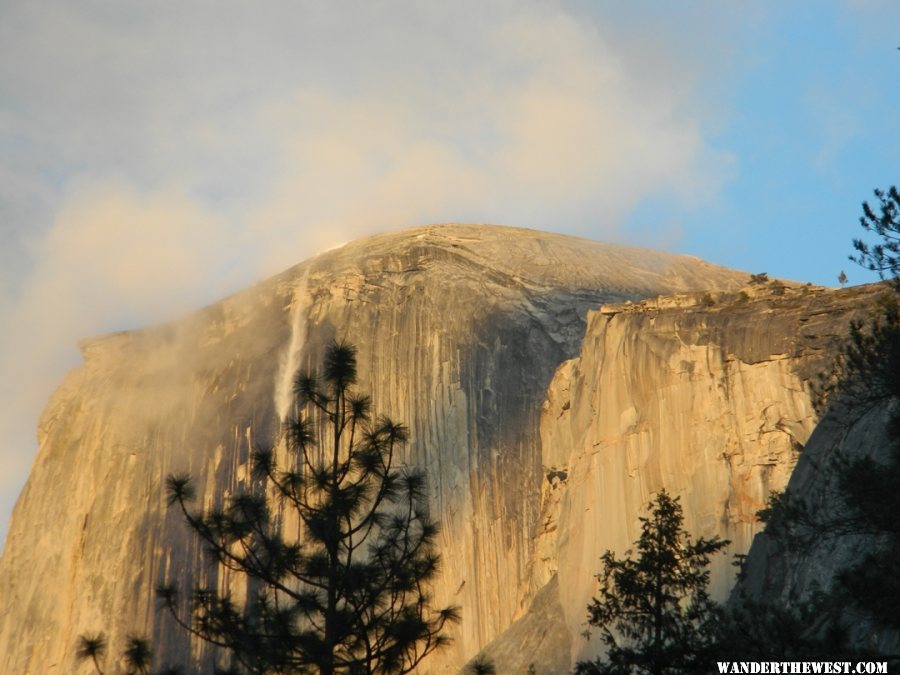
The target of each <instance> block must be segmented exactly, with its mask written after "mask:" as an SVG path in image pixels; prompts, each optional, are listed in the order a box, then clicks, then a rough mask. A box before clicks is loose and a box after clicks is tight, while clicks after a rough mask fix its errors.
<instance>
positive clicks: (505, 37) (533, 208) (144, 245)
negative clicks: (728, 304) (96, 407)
mask: <svg viewBox="0 0 900 675" xmlns="http://www.w3.org/2000/svg"><path fill="white" fill-rule="evenodd" d="M898 46H900V4H898V3H896V2H893V1H890V0H868V1H866V0H856V1H851V0H846V1H843V2H838V1H837V0H835V1H829V0H814V1H813V0H808V1H805V2H802V1H799V0H797V1H794V2H784V1H780V2H762V1H760V2H724V1H718V0H717V1H712V0H710V1H708V2H692V1H689V0H685V1H684V2H679V3H672V2H663V1H662V0H659V1H658V2H649V1H641V0H632V1H631V2H628V3H623V2H592V1H589V0H572V1H570V2H545V1H543V0H517V1H516V2H513V1H511V0H496V1H491V2H485V1H482V0H477V1H476V0H458V1H455V2H452V3H450V2H446V3H441V2H432V3H416V2H411V1H410V2H400V1H395V2H378V1H373V2H355V3H354V2H351V3H320V2H311V1H310V2H302V1H300V2H287V1H282V0H269V1H267V2H260V3H245V2H238V1H236V0H219V1H217V2H213V1H212V0H193V1H186V2H180V3H169V4H164V3H126V2H121V3H109V2H101V1H100V0H85V1H84V2H79V3H71V2H62V1H59V2H26V1H25V0H9V1H7V2H4V3H3V4H2V5H0V237H2V241H3V246H2V247H0V324H2V325H3V326H4V327H5V330H4V331H3V332H2V334H0V381H2V382H3V383H4V387H3V391H2V392H0V438H3V439H4V445H3V447H2V448H0V537H2V536H3V533H4V532H5V522H6V520H7V518H8V514H9V512H10V510H11V507H12V503H13V501H14V499H15V496H16V495H17V494H18V492H19V490H20V489H21V486H22V484H23V483H24V480H25V478H26V476H27V472H28V469H29V467H30V464H31V461H32V458H33V456H34V452H35V441H34V437H35V433H34V429H35V426H36V423H37V417H38V415H39V412H40V410H41V408H42V407H43V404H44V403H45V402H46V400H47V398H48V397H49V395H50V393H51V392H52V391H53V389H54V388H55V386H56V385H57V384H58V383H59V381H60V379H61V377H62V375H63V374H64V373H65V371H66V369H68V368H70V367H72V366H74V365H77V364H78V362H79V356H78V353H77V350H76V349H75V347H74V345H75V342H76V341H77V340H78V339H80V338H82V337H85V336H88V335H92V334H96V333H99V332H104V331H109V330H116V329H122V328H130V327H136V326H140V325H144V324H146V323H150V322H155V321H160V320H164V319H167V318H170V317H173V316H177V315H179V314H181V313H184V312H187V311H190V310H191V309H193V308H197V307H199V306H202V305H204V304H206V303H209V302H212V301H214V300H216V299H217V298H220V297H222V296H224V295H226V294H228V293H231V292H233V291H235V290H237V289H239V288H242V287H244V286H246V285H249V284H251V283H253V282H254V281H257V280H259V279H261V278H264V277H265V276H268V275H270V274H273V273H275V272H277V271H279V270H280V269H283V268H285V267H287V266H289V265H291V264H293V263H295V262H298V261H300V260H302V259H304V258H306V257H308V256H309V255H311V254H313V253H315V252H316V251H318V250H321V249H323V248H327V247H330V246H334V245H337V244H339V243H342V242H344V241H347V240H349V239H353V238H355V237H359V236H364V235H366V234H371V233H375V232H379V231H385V230H392V229H397V228H400V227H405V226H411V225H416V224H422V223H434V222H450V221H466V222H489V223H499V224H508V225H519V226H525V227H534V228H539V229H546V230H551V231H556V232H563V233H568V234H573V235H578V236H584V237H589V238H593V239H598V240H608V241H618V242H626V243H635V244H641V245H644V246H650V247H657V248H664V249H667V250H671V251H677V252H683V253H690V254H692V255H696V256H699V257H702V258H705V259H706V260H709V261H711V262H715V263H719V264H722V265H727V266H731V267H736V268H740V269H745V270H749V271H752V272H760V271H766V272H768V273H769V274H770V275H772V276H781V277H787V278H792V279H797V280H801V281H811V282H813V283H818V284H825V285H835V283H836V277H837V274H838V273H839V272H840V271H841V270H842V269H843V270H846V272H847V274H848V275H849V277H850V281H851V283H862V282H864V281H868V280H870V279H871V277H870V276H868V275H866V274H864V273H863V272H862V271H861V270H859V269H858V268H856V267H855V266H853V265H852V263H850V262H848V261H847V255H848V253H849V252H850V250H851V247H850V240H851V239H852V238H853V237H855V236H858V234H859V226H858V224H857V221H858V218H859V215H860V203H861V202H862V200H864V199H870V198H871V194H872V189H873V188H875V187H887V186H889V185H891V184H892V183H896V182H900V172H898V164H900V162H898V157H900V115H898V114H897V111H898V110H900V87H898V86H897V85H898V74H900V51H897V47H898Z"/></svg>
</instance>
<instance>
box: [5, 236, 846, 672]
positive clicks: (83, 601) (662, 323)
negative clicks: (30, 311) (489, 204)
mask: <svg viewBox="0 0 900 675" xmlns="http://www.w3.org/2000/svg"><path fill="white" fill-rule="evenodd" d="M747 278H748V275H747V274H746V273H744V272H738V271H734V270H728V269H724V268H721V267H716V266H714V265H710V264H708V263H705V262H703V261H701V260H699V259H696V258H692V257H688V256H677V255H671V254H666V253H661V252H658V251H653V250H650V249H641V248H634V247H625V246H614V245H607V244H600V243H596V242H591V241H586V240H581V239H575V238H571V237H564V236H560V235H552V234H547V233H541V232H536V231H531V230H520V229H514V228H498V227H487V226H463V225H448V226H434V227H425V228H417V229H413V230H406V231H403V232H399V233H394V234H387V235H380V236H376V237H372V238H368V239H363V240H359V241H355V242H351V243H349V244H347V245H345V246H343V247H341V248H340V249H336V250H333V251H329V252H327V253H324V254H321V255H319V256H316V257H314V258H312V259H310V260H307V261H306V262H303V263H301V264H299V265H297V266H295V267H293V268H291V269H289V270H287V271H285V272H284V273H282V274H280V275H278V276H276V277H274V278H272V279H269V280H267V281H264V282H262V283H260V284H257V285H256V286H254V287H252V288H250V289H248V290H246V291H244V292H242V293H239V294H237V295H235V296H233V297H230V298H228V299H226V300H223V301H221V302H219V303H217V304H214V305H212V306H210V307H207V308H205V309H203V310H201V311H199V312H197V313H195V314H193V315H191V316H189V317H187V318H185V319H182V320H179V321H177V322H173V323H169V324H164V325H159V326H152V327H149V328H145V329H142V330H138V331H132V332H127V333H119V334H113V335H106V336H101V337H97V338H92V339H89V340H86V341H84V342H83V343H82V352H83V355H84V364H83V365H82V366H81V367H80V368H78V369H76V370H74V371H72V372H71V373H70V374H69V375H68V377H67V378H66V380H65V381H64V382H63V384H62V385H61V386H60V388H59V389H58V390H57V392H56V393H55V394H54V396H53V397H52V399H51V400H50V402H49V403H48V405H47V407H46V409H45V412H44V414H43V416H42V418H41V421H40V428H39V442H40V450H39V455H38V458H37V460H36V462H35V464H34V468H33V470H32V474H31V477H30V478H29V481H28V484H27V485H26V487H25V489H24V491H23V493H22V495H21V497H20V498H19V501H18V503H17V505H16V509H15V511H14V515H13V519H12V522H11V526H10V532H9V537H8V540H7V543H6V549H5V552H4V555H3V558H2V560H0V598H3V608H2V614H0V670H2V671H3V672H9V673H27V672H31V673H45V672H75V668H76V666H75V662H74V651H75V643H76V640H77V637H78V635H79V634H80V633H83V632H85V631H88V630H98V629H101V628H102V629H104V630H106V631H107V632H108V634H109V639H110V643H111V644H118V643H120V642H121V641H122V640H123V636H124V635H125V634H126V633H130V632H134V631H137V632H143V633H146V634H148V635H149V636H151V638H152V640H153V643H154V645H155V647H156V648H157V650H158V651H161V652H164V653H165V654H167V655H170V656H171V657H173V658H178V659H181V660H183V661H187V660H188V659H191V658H193V659H197V660H198V661H199V662H200V663H207V662H208V661H207V657H208V651H207V650H206V648H205V647H204V646H202V645H191V644H190V643H189V642H188V640H187V636H186V635H185V634H184V632H182V631H181V630H180V629H178V628H177V627H175V626H172V625H171V622H169V621H167V620H166V618H165V617H163V616H161V615H158V614H157V613H156V610H155V605H156V603H155V601H154V597H153V596H154V594H153V589H154V588H155V586H156V585H157V584H158V583H159V582H160V581H163V580H167V579H172V578H173V577H174V578H179V579H181V580H184V579H186V578H188V577H190V578H193V579H194V580H195V581H196V580H200V579H205V580H207V581H210V582H216V581H218V582H220V583H228V580H227V578H224V577H220V575H222V574H223V573H222V572H221V571H218V570H215V569H211V568H209V567H206V566H203V565H201V562H200V561H201V557H202V556H201V551H200V545H199V543H198V542H197V541H196V539H195V538H194V537H193V535H192V533H191V532H190V531H189V529H188V528H186V527H185V526H184V523H183V522H182V520H181V518H180V517H179V514H177V513H170V512H168V511H167V510H166V506H165V494H164V492H165V490H164V480H165V477H166V475H167V474H169V473H172V472H181V471H188V472H190V473H191V474H192V475H193V476H194V477H195V480H196V485H197V487H198V503H199V504H202V505H210V504H213V503H217V502H219V501H221V500H222V499H225V498H227V497H228V496H229V495H231V494H234V493H235V492H236V491H237V490H239V489H240V487H241V486H242V485H245V484H246V483H247V481H248V480H249V476H248V466H249V456H250V451H251V449H252V447H253V443H254V441H256V440H265V439H269V438H271V437H272V436H273V434H274V433H275V431H276V429H277V427H278V424H279V420H280V418H281V417H283V413H284V408H285V399H286V396H287V394H288V392H289V383H290V378H291V376H292V374H293V371H294V370H295V369H296V368H297V367H315V365H316V364H317V363H318V362H319V360H320V357H321V355H322V353H323V350H324V347H325V345H327V344H328V342H329V341H330V340H331V339H332V338H336V337H337V338H342V339H345V340H347V341H349V342H352V343H353V344H355V345H356V346H357V347H358V349H359V374H360V387H359V388H360V390H361V391H363V392H367V393H370V394H371V396H372V404H373V409H374V410H375V411H377V412H379V413H384V414H387V415H389V416H391V417H392V418H394V419H396V420H399V421H403V422H404V423H405V424H407V425H408V426H409V429H410V443H409V446H408V448H407V456H406V458H405V459H406V460H407V461H408V462H409V463H411V464H415V465H417V466H420V467H422V468H424V469H425V470H426V472H427V476H428V480H429V489H430V500H431V506H432V508H433V510H434V511H433V512H434V514H435V516H436V517H437V519H438V520H439V523H440V526H441V534H440V540H439V548H440V552H441V554H442V557H443V564H442V572H441V574H440V578H439V581H438V583H437V586H436V588H435V601H436V603H437V604H438V605H442V604H446V603H452V604H456V605H459V606H460V607H461V610H462V622H461V623H460V624H459V625H458V627H456V628H455V629H454V631H453V633H452V636H451V637H452V638H453V640H454V642H453V644H452V645H451V647H449V648H448V649H446V650H445V651H443V652H441V653H439V654H437V655H435V656H433V657H431V658H430V659H429V660H428V661H427V662H426V664H425V666H424V671H426V672H456V671H458V670H459V669H460V668H461V667H462V666H463V665H464V664H465V663H466V662H467V661H468V660H469V659H470V658H472V657H473V656H474V655H475V654H477V653H478V652H480V651H482V650H485V649H486V653H488V654H489V655H491V656H492V658H494V659H495V660H496V661H497V663H498V667H499V668H500V670H499V672H517V671H518V670H520V669H521V670H524V668H526V667H527V666H528V664H531V663H534V664H535V665H536V667H537V668H538V672H565V671H566V669H567V668H568V667H569V666H570V665H571V663H572V662H573V661H574V660H575V659H577V658H580V657H583V656H585V655H589V654H591V653H592V649H594V648H595V645H592V644H590V643H586V642H585V641H584V640H583V639H582V638H581V637H580V634H581V632H582V631H583V628H584V627H583V622H584V618H585V617H584V615H585V611H584V607H585V605H586V603H587V601H588V599H589V598H590V595H591V593H592V591H593V585H592V584H593V577H592V575H593V574H594V573H595V572H596V571H597V567H598V565H599V556H600V555H601V554H602V553H603V551H604V550H606V549H612V550H615V551H618V552H622V551H623V550H624V549H625V548H627V547H628V545H629V544H630V543H631V541H633V539H634V538H635V535H636V532H637V528H638V521H637V516H638V515H639V514H640V513H641V512H642V508H643V506H644V504H645V503H646V501H647V499H648V498H649V496H650V495H651V494H652V493H653V492H655V491H657V490H659V489H660V488H662V487H666V488H667V489H668V490H669V491H670V492H672V493H674V494H678V495H681V496H682V499H683V503H684V505H685V513H686V517H687V523H686V524H687V527H688V529H690V530H691V531H693V532H695V533H696V534H698V535H700V536H712V535H716V534H718V535H720V536H723V537H727V538H729V539H731V540H732V542H733V543H732V545H731V549H730V550H731V551H732V552H735V553H743V552H746V550H747V549H748V548H749V546H750V542H751V540H752V537H753V536H754V535H755V534H756V532H757V531H758V530H759V524H758V522H757V521H756V520H755V517H754V514H755V513H756V510H758V509H759V508H760V507H761V506H762V505H763V504H764V503H765V500H766V498H767V497H768V495H769V493H770V491H771V490H773V489H781V488H783V487H784V485H785V484H786V483H787V481H788V478H789V476H790V473H791V471H792V469H793V467H794V464H795V463H796V461H797V457H798V453H799V450H800V449H801V448H802V447H803V446H804V445H805V444H806V442H807V439H808V438H809V436H810V433H811V432H812V430H813V428H814V427H815V424H816V421H817V419H816V415H815V412H814V411H813V407H812V405H811V398H810V393H809V386H808V380H809V378H810V376H811V375H812V374H813V373H815V372H817V371H818V370H819V369H821V368H822V367H823V365H824V364H825V363H826V362H827V360H828V359H829V358H830V355H831V354H832V353H833V350H834V345H835V342H836V340H837V339H838V337H839V336H840V335H841V334H842V333H843V331H844V326H845V325H846V323H847V320H848V318H849V317H850V316H851V315H853V313H854V312H856V311H858V306H859V303H858V300H854V299H853V298H852V297H851V296H849V295H848V294H846V293H844V294H842V293H840V292H829V291H825V290H823V289H813V288H809V287H801V286H796V287H793V286H792V287H788V288H785V287H784V286H781V285H780V284H777V285H773V286H771V287H768V286H761V287H758V288H755V289H749V293H748V292H746V291H745V293H744V295H741V294H740V293H739V291H740V289H741V287H742V286H743V285H744V284H745V282H746V281H747ZM658 296H667V297H663V298H660V297H658ZM717 564H718V563H717ZM731 583H732V571H731V569H730V568H729V567H728V563H727V561H724V562H721V565H720V566H719V567H717V568H716V569H715V570H714V587H715V591H716V593H717V594H718V596H719V597H724V595H725V594H726V593H727V591H728V589H729V588H730V585H731Z"/></svg>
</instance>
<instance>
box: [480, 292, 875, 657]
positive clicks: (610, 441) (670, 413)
mask: <svg viewBox="0 0 900 675" xmlns="http://www.w3.org/2000/svg"><path fill="white" fill-rule="evenodd" d="M878 291H879V289H878V288H877V287H872V288H858V289H851V290H848V291H826V290H825V289H821V288H811V287H806V286H800V287H792V288H785V287H783V286H782V285H780V284H778V283H777V282H776V283H770V284H764V285H755V286H750V287H748V288H746V289H744V291H742V292H741V293H739V294H715V293H713V294H687V295H677V296H673V297H668V298H660V299H655V300H650V301H646V302H641V303H636V304H626V305H615V306H605V307H602V308H601V309H600V310H599V311H592V312H589V314H588V325H587V329H586V334H585V339H584V342H583V344H582V346H581V350H580V353H579V355H578V357H577V358H575V359H573V360H571V361H568V362H566V363H564V364H563V365H562V366H561V367H560V368H559V369H558V371H557V373H556V375H555V377H554V378H553V381H552V382H551V384H550V387H549V389H548V393H547V399H546V401H545V402H544V405H543V409H542V416H541V439H542V462H543V471H544V482H543V488H542V510H541V515H540V517H539V519H538V529H537V531H536V541H535V544H534V548H533V551H534V553H533V557H532V560H531V561H530V567H529V575H528V577H527V578H526V580H525V582H524V588H523V589H522V593H521V598H522V599H523V600H524V602H523V604H522V605H521V606H520V608H521V610H522V612H523V613H524V616H522V618H521V619H520V622H521V623H522V624H523V625H528V624H529V623H534V622H536V621H538V620H539V617H542V616H547V615H548V608H554V611H556V612H561V613H562V617H563V620H564V621H565V623H566V626H567V630H566V631H564V632H562V633H554V636H557V637H558V640H557V641H556V642H555V643H552V644H551V639H550V638H552V637H553V636H550V637H548V636H546V635H542V636H539V639H535V640H534V642H532V643H529V638H528V636H524V638H523V634H522V631H520V630H519V631H516V630H513V629H511V630H510V631H508V632H507V633H505V634H504V635H503V636H501V637H500V638H498V639H497V640H495V641H494V642H493V643H492V644H490V645H489V646H488V647H487V648H486V649H485V650H484V653H483V654H484V656H485V657H487V658H489V659H491V660H493V661H494V662H495V663H496V664H497V666H498V672H509V673H514V672H522V673H524V672H527V668H528V666H529V664H531V663H532V662H533V661H534V660H535V655H537V654H544V653H546V652H548V651H550V652H554V653H557V654H559V653H568V654H569V655H570V660H569V661H568V662H567V663H566V665H570V664H572V663H574V662H575V661H577V660H579V659H583V658H588V657H592V656H593V655H595V654H596V650H597V649H598V647H599V644H598V641H597V640H595V641H594V642H590V641H586V640H585V639H584V638H583V637H582V636H581V634H582V632H583V631H584V630H585V628H586V626H585V621H586V616H587V612H586V606H587V604H588V603H589V601H590V599H591V597H592V595H593V593H594V591H595V585H594V581H593V575H594V574H596V573H597V572H598V571H599V565H600V563H599V558H600V556H601V555H602V554H603V553H604V552H605V551H606V550H612V551H614V552H615V553H616V554H617V555H620V556H621V555H622V554H623V553H624V552H625V550H626V549H628V548H630V546H631V544H632V542H634V541H635V540H636V539H637V537H638V535H639V533H640V530H639V528H640V523H639V520H638V516H639V515H641V514H642V513H643V511H644V508H645V504H646V503H647V502H648V501H649V500H650V498H651V496H652V495H653V494H654V493H655V492H657V491H658V490H660V489H661V488H666V489H667V490H669V492H670V493H672V494H674V495H677V496H679V497H680V499H681V501H682V504H683V506H684V512H685V525H686V528H687V529H688V531H690V532H692V533H693V534H694V535H695V536H704V537H712V536H720V537H723V538H726V539H729V540H730V541H731V544H730V546H729V547H728V554H727V555H725V556H720V557H718V559H716V560H715V562H714V564H713V568H712V587H713V592H714V595H715V596H716V597H717V598H718V599H720V600H723V599H724V598H725V597H726V596H727V593H728V591H729V589H730V588H731V586H732V584H733V581H734V576H735V575H734V569H733V568H732V567H731V562H732V559H733V554H738V553H740V554H743V553H746V552H747V550H748V548H749V547H750V544H751V541H752V539H753V537H754V535H755V534H756V533H757V532H758V531H759V530H760V528H761V524H760V523H759V522H758V520H757V519H756V517H755V514H756V512H757V511H758V510H759V509H761V508H763V506H764V505H765V504H766V501H767V498H768V496H769V495H770V493H771V491H772V490H781V489H783V488H784V486H785V484H786V483H787V481H788V478H789V476H790V475H791V472H792V470H793V468H794V465H795V464H796V461H797V458H798V456H799V454H800V451H801V450H802V448H803V447H804V445H805V444H806V443H807V440H808V439H809V436H810V434H811V432H812V431H813V429H814V427H815V426H816V421H817V417H816V413H815V411H814V409H813V405H812V399H811V394H810V387H809V381H810V378H811V377H812V376H813V375H815V374H817V373H818V372H820V371H822V370H824V369H826V368H827V367H828V365H829V364H830V362H831V359H832V358H833V355H834V353H835V346H836V343H837V341H838V340H839V339H840V337H841V336H842V335H844V334H845V333H846V330H847V325H848V323H849V320H850V318H851V317H853V316H855V315H856V313H857V312H860V311H864V310H861V309H860V308H862V307H865V306H866V305H867V304H869V303H870V302H871V300H872V297H873V296H874V294H876V293H877V292H878ZM532 597H533V598H534V601H533V603H532V605H531V606H530V607H528V603H527V601H528V599H529V598H532ZM513 645H515V647H516V648H515V649H512V648H511V647H512V646H513ZM538 672H558V673H562V672H566V670H565V668H556V669H549V670H545V671H538Z"/></svg>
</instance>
